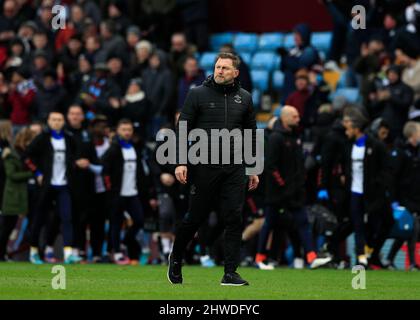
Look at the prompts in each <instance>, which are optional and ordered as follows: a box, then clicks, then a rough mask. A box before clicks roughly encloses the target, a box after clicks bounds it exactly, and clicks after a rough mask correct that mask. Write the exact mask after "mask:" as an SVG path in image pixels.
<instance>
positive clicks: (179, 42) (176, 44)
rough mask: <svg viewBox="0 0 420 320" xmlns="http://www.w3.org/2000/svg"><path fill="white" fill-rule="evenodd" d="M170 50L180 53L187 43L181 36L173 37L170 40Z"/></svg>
mask: <svg viewBox="0 0 420 320" xmlns="http://www.w3.org/2000/svg"><path fill="white" fill-rule="evenodd" d="M171 46H172V50H173V51H176V52H182V51H184V50H185V48H186V47H187V41H186V39H185V37H184V36H183V35H179V34H177V35H174V36H172V39H171Z"/></svg>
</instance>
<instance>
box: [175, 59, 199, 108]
mask: <svg viewBox="0 0 420 320" xmlns="http://www.w3.org/2000/svg"><path fill="white" fill-rule="evenodd" d="M204 80H205V76H204V73H203V71H202V70H200V69H199V68H198V61H197V59H196V58H194V57H192V56H191V57H188V58H187V59H186V60H185V62H184V76H183V77H182V78H180V79H179V80H178V105H177V109H178V110H180V109H181V108H182V106H183V105H184V102H185V98H186V97H187V94H188V91H189V90H190V89H191V88H194V87H197V86H199V85H201V84H202V83H203V81H204Z"/></svg>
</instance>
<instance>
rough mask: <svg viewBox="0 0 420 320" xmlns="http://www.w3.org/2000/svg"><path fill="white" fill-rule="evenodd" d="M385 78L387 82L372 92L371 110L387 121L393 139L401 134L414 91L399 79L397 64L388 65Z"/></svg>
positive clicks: (399, 72)
mask: <svg viewBox="0 0 420 320" xmlns="http://www.w3.org/2000/svg"><path fill="white" fill-rule="evenodd" d="M387 78H388V80H389V84H388V85H386V86H385V87H383V88H380V89H379V90H377V91H376V92H375V93H373V99H371V109H372V110H371V112H372V114H377V115H378V116H380V117H381V118H382V119H384V120H385V121H387V122H388V123H389V125H390V129H391V138H392V139H395V138H398V137H401V136H402V128H403V126H404V124H405V122H406V121H407V118H408V111H409V108H410V106H411V104H412V103H413V98H414V93H413V89H411V88H410V87H409V86H408V85H406V84H405V83H404V82H402V81H401V68H400V67H399V66H391V67H389V68H388V70H387ZM371 95H372V94H371Z"/></svg>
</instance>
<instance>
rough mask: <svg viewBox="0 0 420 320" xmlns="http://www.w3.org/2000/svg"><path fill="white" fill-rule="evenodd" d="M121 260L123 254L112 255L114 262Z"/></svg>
mask: <svg viewBox="0 0 420 320" xmlns="http://www.w3.org/2000/svg"><path fill="white" fill-rule="evenodd" d="M122 258H123V254H122V253H121V252H116V253H114V260H115V261H117V260H120V259H122Z"/></svg>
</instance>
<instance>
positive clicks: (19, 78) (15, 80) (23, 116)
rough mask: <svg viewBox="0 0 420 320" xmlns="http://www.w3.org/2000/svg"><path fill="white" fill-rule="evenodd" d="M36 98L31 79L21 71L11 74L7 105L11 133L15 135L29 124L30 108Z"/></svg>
mask: <svg viewBox="0 0 420 320" xmlns="http://www.w3.org/2000/svg"><path fill="white" fill-rule="evenodd" d="M35 96H36V88H35V85H34V83H33V81H32V79H28V74H27V72H26V71H25V70H23V69H17V70H15V71H13V73H12V79H11V84H10V91H9V96H8V104H9V105H10V108H11V112H10V120H11V121H12V124H13V132H14V133H15V134H16V133H17V132H18V131H19V130H20V129H21V128H22V127H24V126H26V125H28V124H29V123H30V122H31V116H30V114H31V108H32V105H33V102H34V99H35Z"/></svg>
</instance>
